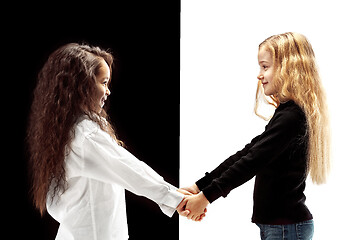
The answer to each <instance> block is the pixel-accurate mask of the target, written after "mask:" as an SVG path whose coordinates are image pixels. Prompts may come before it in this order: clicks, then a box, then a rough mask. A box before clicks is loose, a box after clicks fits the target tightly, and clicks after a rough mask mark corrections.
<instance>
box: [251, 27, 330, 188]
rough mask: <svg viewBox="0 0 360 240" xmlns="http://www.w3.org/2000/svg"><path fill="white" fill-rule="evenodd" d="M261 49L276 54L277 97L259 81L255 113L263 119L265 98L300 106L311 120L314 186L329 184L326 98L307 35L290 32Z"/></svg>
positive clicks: (269, 40)
mask: <svg viewBox="0 0 360 240" xmlns="http://www.w3.org/2000/svg"><path fill="white" fill-rule="evenodd" d="M261 48H265V50H267V51H269V52H270V53H271V55H272V58H273V63H274V76H273V82H274V86H275V89H276V92H277V94H276V95H272V96H269V97H268V98H266V97H265V95H264V91H263V89H262V88H263V87H262V85H261V81H259V82H258V88H257V93H256V102H255V113H256V115H258V116H261V115H260V114H259V113H258V106H259V101H260V100H261V99H266V102H267V103H268V104H271V105H273V106H275V107H278V106H279V104H280V103H282V102H286V101H289V100H293V101H294V102H295V103H296V104H297V105H299V106H300V107H301V108H302V109H303V111H304V113H305V115H306V120H307V131H308V136H309V144H308V172H309V174H310V176H311V179H312V181H313V182H314V183H317V184H322V183H325V182H326V178H327V175H328V173H329V170H330V127H329V118H328V109H327V103H326V95H325V92H324V88H323V86H322V83H321V79H320V76H319V73H318V68H317V66H316V61H315V54H314V51H313V49H312V46H311V44H310V42H309V41H308V40H307V38H306V37H305V36H304V35H302V34H299V33H292V32H288V33H284V34H279V35H274V36H271V37H269V38H267V39H266V40H265V41H263V42H262V43H261V44H260V45H259V50H260V49H261Z"/></svg>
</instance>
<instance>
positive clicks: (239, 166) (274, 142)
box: [196, 111, 304, 203]
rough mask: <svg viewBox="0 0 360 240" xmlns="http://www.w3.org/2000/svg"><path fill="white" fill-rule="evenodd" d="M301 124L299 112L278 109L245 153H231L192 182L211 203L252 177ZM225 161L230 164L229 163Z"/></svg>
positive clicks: (291, 140)
mask: <svg viewBox="0 0 360 240" xmlns="http://www.w3.org/2000/svg"><path fill="white" fill-rule="evenodd" d="M303 127H304V122H303V121H302V113H300V114H299V113H298V112H297V111H282V112H278V114H275V115H274V116H273V118H272V120H271V121H270V123H269V124H268V126H267V127H266V129H265V131H264V132H263V133H262V134H261V135H260V136H258V137H257V138H255V139H254V140H253V141H252V143H253V144H250V145H249V146H250V147H249V148H248V149H247V151H246V154H245V155H242V154H235V155H233V156H231V157H230V158H229V159H227V160H226V161H225V162H224V163H223V164H221V165H220V166H219V167H218V168H216V169H215V170H214V171H212V172H211V173H208V174H207V176H205V178H202V179H200V180H199V181H197V183H196V185H197V186H198V187H199V189H200V190H201V191H202V192H203V194H204V195H205V197H206V198H207V199H208V201H209V202H210V203H211V202H213V201H215V200H216V199H217V198H219V197H220V196H223V197H226V196H227V195H228V194H229V192H230V191H231V190H232V189H234V188H236V187H238V186H240V185H242V184H243V183H245V182H247V181H248V180H250V179H251V178H253V177H254V176H255V175H256V174H257V173H258V172H259V171H260V170H261V169H263V168H264V167H266V166H267V165H268V164H269V163H271V162H272V161H273V160H274V159H276V158H277V156H279V155H280V154H281V153H282V152H283V151H285V150H286V149H287V147H288V146H289V145H290V144H291V143H292V142H293V140H294V139H295V138H296V137H298V134H299V129H301V128H303ZM229 163H232V165H230V164H229Z"/></svg>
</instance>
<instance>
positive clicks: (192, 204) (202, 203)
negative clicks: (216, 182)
mask: <svg viewBox="0 0 360 240" xmlns="http://www.w3.org/2000/svg"><path fill="white" fill-rule="evenodd" d="M185 198H186V201H187V203H186V206H185V209H186V210H189V211H190V213H189V214H188V216H187V218H188V219H191V220H193V221H201V220H202V218H203V217H204V216H205V213H206V211H207V210H206V207H207V205H209V201H208V200H207V199H206V197H205V195H204V194H203V192H200V193H198V194H196V195H192V196H186V197H185Z"/></svg>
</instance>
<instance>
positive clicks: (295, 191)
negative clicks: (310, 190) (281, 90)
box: [196, 101, 312, 224]
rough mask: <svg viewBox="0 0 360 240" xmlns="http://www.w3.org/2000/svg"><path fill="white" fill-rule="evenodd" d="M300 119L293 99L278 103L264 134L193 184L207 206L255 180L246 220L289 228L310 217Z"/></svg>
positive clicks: (302, 117)
mask: <svg viewBox="0 0 360 240" xmlns="http://www.w3.org/2000/svg"><path fill="white" fill-rule="evenodd" d="M307 144H308V135H307V127H306V117H305V114H304V112H303V111H302V109H301V108H300V107H299V106H298V105H296V104H295V103H294V102H293V101H288V102H286V103H283V104H280V106H279V107H278V108H277V109H276V111H275V113H274V116H273V117H272V119H271V120H270V122H269V123H268V125H267V126H266V127H265V131H264V132H263V133H262V134H261V135H259V136H257V137H255V138H254V139H253V140H252V141H251V142H250V143H249V144H247V145H246V146H245V148H244V149H242V150H241V151H238V152H237V153H235V154H234V155H232V156H230V157H229V158H228V159H226V160H225V161H224V162H223V163H221V164H220V165H219V166H218V167H217V168H215V169H214V170H213V171H212V172H210V173H206V174H205V177H203V178H201V179H200V180H198V181H197V182H196V184H197V186H198V187H199V189H200V190H201V191H202V192H203V193H204V195H205V196H206V198H207V199H208V200H209V202H210V203H211V202H213V201H215V200H216V199H218V198H219V197H220V196H222V197H226V196H227V195H228V194H229V192H230V191H231V190H233V189H234V188H236V187H238V186H240V185H242V184H243V183H245V182H247V181H248V180H250V179H252V178H253V177H254V176H256V179H255V186H254V196H253V197H254V207H253V216H252V221H253V222H255V223H261V224H291V223H297V222H301V221H306V220H310V219H312V215H311V213H310V211H309V210H308V208H307V207H306V205H305V199H306V197H305V195H304V190H305V180H306V177H307Z"/></svg>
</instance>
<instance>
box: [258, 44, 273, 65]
mask: <svg viewBox="0 0 360 240" xmlns="http://www.w3.org/2000/svg"><path fill="white" fill-rule="evenodd" d="M258 60H259V63H260V62H269V63H272V61H273V60H272V56H271V52H270V51H269V50H268V49H267V48H266V47H261V48H260V49H259V53H258Z"/></svg>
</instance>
